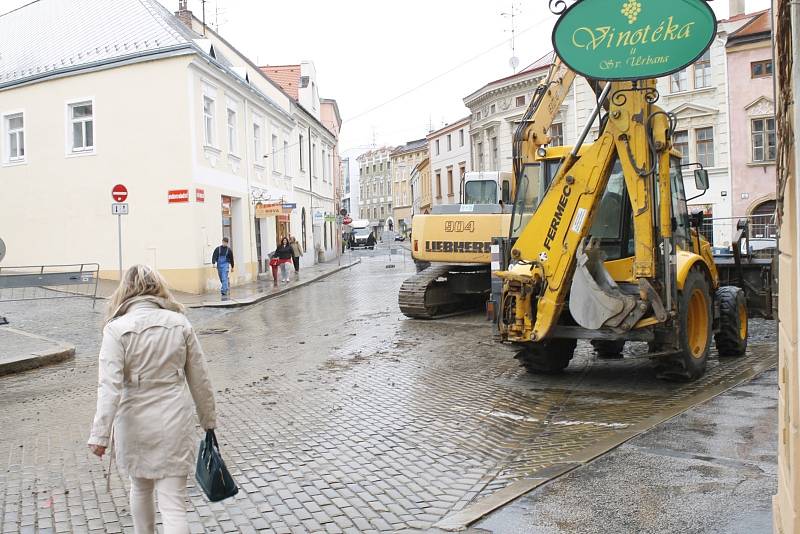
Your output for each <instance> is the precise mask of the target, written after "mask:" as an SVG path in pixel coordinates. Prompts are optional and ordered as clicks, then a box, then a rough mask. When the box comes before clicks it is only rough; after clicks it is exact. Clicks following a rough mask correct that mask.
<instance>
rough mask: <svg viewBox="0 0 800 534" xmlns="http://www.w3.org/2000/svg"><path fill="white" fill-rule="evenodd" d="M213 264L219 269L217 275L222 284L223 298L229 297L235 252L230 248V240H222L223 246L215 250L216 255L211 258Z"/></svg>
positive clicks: (225, 238)
mask: <svg viewBox="0 0 800 534" xmlns="http://www.w3.org/2000/svg"><path fill="white" fill-rule="evenodd" d="M211 264H212V265H215V266H216V267H217V274H218V275H219V281H220V282H221V283H222V289H220V291H221V292H222V296H223V297H224V296H227V295H228V293H229V291H230V288H229V286H228V274H229V273H230V271H232V270H233V251H232V250H231V247H230V246H228V238H227V237H223V238H222V244H221V245H220V246H218V247H217V248H215V249H214V255H213V256H211Z"/></svg>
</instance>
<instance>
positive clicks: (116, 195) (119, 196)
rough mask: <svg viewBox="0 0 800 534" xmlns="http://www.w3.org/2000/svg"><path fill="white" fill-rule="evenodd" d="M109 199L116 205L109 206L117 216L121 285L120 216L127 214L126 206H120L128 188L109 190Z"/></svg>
mask: <svg viewBox="0 0 800 534" xmlns="http://www.w3.org/2000/svg"><path fill="white" fill-rule="evenodd" d="M111 198H112V199H114V202H116V204H112V205H111V213H113V214H114V215H116V216H117V241H118V244H119V281H120V283H122V216H123V215H127V214H128V205H127V204H120V202H124V201H125V200H127V198H128V188H127V187H125V186H124V185H122V184H117V185H115V186H114V187H113V188H112V189H111Z"/></svg>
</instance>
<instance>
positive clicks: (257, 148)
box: [253, 122, 264, 165]
mask: <svg viewBox="0 0 800 534" xmlns="http://www.w3.org/2000/svg"><path fill="white" fill-rule="evenodd" d="M263 146H264V145H262V144H261V124H259V123H258V122H254V123H253V162H254V163H255V164H256V165H263V164H264V162H263V161H262V159H263V154H262V148H263Z"/></svg>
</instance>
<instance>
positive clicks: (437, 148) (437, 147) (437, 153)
mask: <svg viewBox="0 0 800 534" xmlns="http://www.w3.org/2000/svg"><path fill="white" fill-rule="evenodd" d="M436 155H437V156H438V155H439V140H438V139H437V140H436Z"/></svg>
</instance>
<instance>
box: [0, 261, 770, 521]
mask: <svg viewBox="0 0 800 534" xmlns="http://www.w3.org/2000/svg"><path fill="white" fill-rule="evenodd" d="M363 257H364V261H363V262H362V264H360V265H358V266H356V267H354V268H352V269H348V270H346V271H343V272H341V273H338V274H336V275H333V276H331V277H330V278H327V279H325V280H322V281H320V282H317V283H314V284H312V285H310V286H307V287H303V288H300V289H297V290H296V291H293V292H290V293H288V294H286V295H284V296H281V297H279V298H276V299H274V300H271V301H268V302H265V303H263V304H259V305H256V306H253V307H250V308H245V309H242V310H237V311H228V312H218V311H209V310H192V311H190V313H189V316H190V318H191V319H192V320H193V321H194V323H195V326H196V327H197V329H198V330H199V331H200V333H201V341H202V343H203V346H204V349H205V351H206V355H207V359H208V361H209V369H210V372H211V378H212V383H213V384H214V387H215V389H216V391H217V403H218V412H219V416H218V420H219V424H220V428H219V430H218V436H219V438H220V442H221V448H222V451H223V454H224V456H225V457H226V460H227V461H228V463H229V467H230V468H231V470H232V472H233V474H234V476H235V478H236V479H237V481H238V482H239V483H240V487H241V489H242V491H240V493H239V495H237V496H236V498H235V499H232V500H229V501H226V502H225V503H217V504H209V503H208V502H206V501H205V499H204V498H203V497H202V496H201V495H200V493H199V491H198V490H197V489H196V488H194V487H191V488H190V496H191V503H190V509H191V513H190V520H191V525H192V530H193V532H203V531H207V532H252V531H261V530H263V531H266V532H273V531H274V532H379V531H380V532H387V531H396V530H403V529H420V530H424V529H427V528H429V527H431V525H433V524H435V523H436V522H437V521H439V520H441V519H442V518H444V517H447V516H449V515H450V514H452V513H453V512H455V511H458V510H462V509H464V508H465V507H468V506H470V505H471V504H474V503H475V502H479V501H481V499H483V498H485V497H487V496H490V495H492V494H493V493H495V492H496V491H498V490H500V489H502V488H505V487H507V486H508V485H509V484H511V483H512V482H514V481H516V480H519V479H522V478H526V477H531V476H536V473H541V472H542V470H546V469H548V468H549V467H552V466H554V465H558V464H564V463H568V462H571V461H575V459H576V458H583V457H585V458H589V457H591V456H592V455H596V454H599V453H600V452H602V451H603V450H605V449H606V448H608V447H610V446H611V445H608V444H609V443H614V440H620V439H628V438H629V437H631V436H633V435H635V434H636V433H638V432H640V431H641V430H643V429H646V428H649V427H650V426H652V425H654V424H656V423H658V422H659V421H661V420H664V419H666V418H668V417H670V416H671V415H674V414H676V413H679V412H681V411H683V410H685V409H686V408H687V407H689V406H691V405H692V404H693V403H697V402H701V401H702V400H705V399H706V398H708V397H709V396H710V395H712V394H714V393H718V392H720V391H723V390H725V389H727V388H729V387H731V386H732V385H734V384H736V383H738V382H741V381H742V380H746V379H748V378H750V377H752V376H753V375H755V374H757V373H758V372H760V371H761V370H763V369H765V368H767V367H769V366H770V365H772V364H773V363H774V361H775V355H774V352H775V351H774V347H772V346H770V345H769V344H763V343H762V344H760V345H759V344H754V345H753V350H752V354H749V355H748V356H747V357H746V358H741V359H724V360H722V361H720V360H719V359H717V358H716V357H714V358H713V360H712V361H711V362H710V364H709V372H708V373H707V375H706V376H705V377H704V378H703V379H701V380H699V381H697V382H695V383H693V384H672V383H666V382H661V381H658V380H656V378H655V374H654V372H653V369H652V366H651V364H650V363H649V362H648V361H647V360H636V359H631V360H623V361H602V360H597V359H596V358H595V357H594V354H593V352H592V351H591V349H590V347H589V346H588V345H586V344H579V347H578V351H577V353H576V357H575V359H574V360H573V362H572V364H571V365H570V367H569V369H568V371H567V372H566V373H565V374H564V375H563V376H558V377H535V376H531V375H528V374H526V373H525V372H524V370H523V369H522V368H520V367H519V366H518V364H517V361H516V360H514V359H513V358H512V356H513V350H512V349H511V348H509V347H504V346H501V345H497V344H496V343H494V342H493V341H492V336H491V328H490V326H489V325H488V324H487V323H486V322H485V321H484V320H483V318H482V316H481V315H480V314H476V315H467V316H460V317H451V318H448V319H444V320H441V321H428V322H426V321H414V320H408V319H406V318H405V317H404V316H402V315H401V314H400V312H399V310H398V307H397V290H398V288H399V286H400V283H401V282H402V280H403V279H404V278H405V277H407V276H409V275H410V274H412V273H413V271H414V269H413V264H412V263H411V262H410V260H408V259H405V260H403V259H401V258H399V257H398V256H394V258H393V259H392V260H391V265H394V267H393V268H387V265H388V264H390V263H389V261H390V260H389V259H388V258H387V257H386V256H385V255H384V254H381V253H379V252H376V253H375V254H370V253H364V254H363ZM2 311H3V312H4V314H5V315H7V316H8V317H9V319H10V320H11V321H12V323H13V325H14V326H15V327H17V328H21V329H26V330H28V331H30V332H33V333H39V334H42V335H47V336H49V337H53V338H56V339H60V340H63V341H68V342H71V343H73V344H75V345H76V346H77V347H78V354H77V356H76V358H75V360H74V361H73V362H69V363H65V364H60V365H58V366H54V367H50V368H46V369H40V370H36V371H31V372H27V373H23V374H20V375H16V376H12V377H5V378H0V425H2V428H4V429H6V431H4V432H3V433H2V435H1V436H0V459H2V462H3V464H2V465H0V519H1V520H2V522H0V530H2V532H52V531H55V532H87V531H97V532H120V531H126V532H128V531H130V530H131V529H130V525H131V522H130V514H129V511H128V502H127V496H126V493H125V488H126V483H125V481H124V479H123V477H122V476H121V475H120V474H119V473H118V472H116V471H114V472H113V474H112V477H111V481H112V486H111V487H112V490H111V492H110V493H107V492H106V487H105V484H106V483H105V479H104V472H105V471H104V470H105V469H106V468H107V463H105V464H102V465H101V464H100V463H99V462H98V461H97V460H96V459H95V458H93V457H92V458H90V457H89V455H88V453H87V452H86V447H85V441H86V438H87V434H88V429H89V424H90V422H91V418H92V415H93V412H94V402H95V391H96V372H97V371H96V362H95V360H96V354H97V349H98V347H99V341H100V334H99V332H100V321H101V317H100V314H99V313H93V312H92V311H91V308H90V306H89V305H87V304H86V303H85V302H84V301H79V300H70V301H59V304H58V305H54V304H52V303H24V306H23V305H22V304H4V305H2ZM764 328H769V326H764ZM755 330H758V328H755ZM635 350H636V347H633V348H632V349H631V351H634V352H635ZM631 353H632V352H631ZM198 437H199V434H198ZM587 451H588V452H587Z"/></svg>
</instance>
